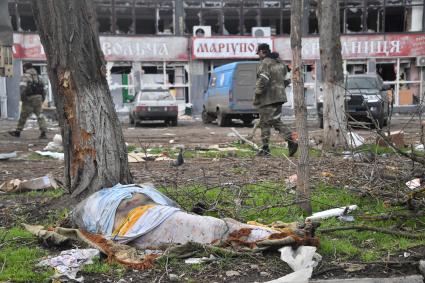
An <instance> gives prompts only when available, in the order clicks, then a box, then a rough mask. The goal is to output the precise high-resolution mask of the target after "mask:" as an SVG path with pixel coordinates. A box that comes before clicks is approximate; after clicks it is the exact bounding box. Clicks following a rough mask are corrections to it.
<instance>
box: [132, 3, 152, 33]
mask: <svg viewBox="0 0 425 283" xmlns="http://www.w3.org/2000/svg"><path fill="white" fill-rule="evenodd" d="M135 9H136V34H155V32H156V26H155V21H156V10H155V9H154V8H145V7H136V8H135Z"/></svg>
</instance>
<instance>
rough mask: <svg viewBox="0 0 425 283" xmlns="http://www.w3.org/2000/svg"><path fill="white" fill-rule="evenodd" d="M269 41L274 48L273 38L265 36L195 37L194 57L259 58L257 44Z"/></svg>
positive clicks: (193, 44)
mask: <svg viewBox="0 0 425 283" xmlns="http://www.w3.org/2000/svg"><path fill="white" fill-rule="evenodd" d="M260 43H267V44H269V45H270V48H273V40H272V38H265V37H247V36H244V37H224V36H223V37H201V38H199V37H194V38H193V40H192V56H193V58H194V59H228V58H241V59H242V58H246V59H249V58H258V55H257V54H256V51H257V46H258V44H260Z"/></svg>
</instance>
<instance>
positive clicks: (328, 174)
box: [322, 172, 335, 177]
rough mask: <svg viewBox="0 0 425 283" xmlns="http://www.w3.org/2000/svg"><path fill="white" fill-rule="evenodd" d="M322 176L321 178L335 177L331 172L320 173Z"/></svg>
mask: <svg viewBox="0 0 425 283" xmlns="http://www.w3.org/2000/svg"><path fill="white" fill-rule="evenodd" d="M322 176H323V177H335V175H334V174H332V173H331V172H322Z"/></svg>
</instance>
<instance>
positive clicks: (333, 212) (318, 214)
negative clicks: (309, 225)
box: [306, 205, 357, 220]
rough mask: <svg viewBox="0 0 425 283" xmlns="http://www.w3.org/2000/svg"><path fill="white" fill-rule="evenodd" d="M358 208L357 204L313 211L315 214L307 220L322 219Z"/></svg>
mask: <svg viewBox="0 0 425 283" xmlns="http://www.w3.org/2000/svg"><path fill="white" fill-rule="evenodd" d="M356 209H357V205H350V206H347V207H340V208H333V209H329V210H324V211H320V212H316V213H313V215H312V216H309V217H307V218H306V220H320V219H326V218H330V217H336V216H342V215H346V214H347V213H349V212H351V211H353V210H356Z"/></svg>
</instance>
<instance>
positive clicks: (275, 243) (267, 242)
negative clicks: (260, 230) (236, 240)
mask: <svg viewBox="0 0 425 283" xmlns="http://www.w3.org/2000/svg"><path fill="white" fill-rule="evenodd" d="M293 243H295V240H294V238H292V237H291V236H288V237H285V238H283V239H273V240H264V241H261V242H257V246H259V247H264V246H267V247H271V246H287V245H290V244H293Z"/></svg>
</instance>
